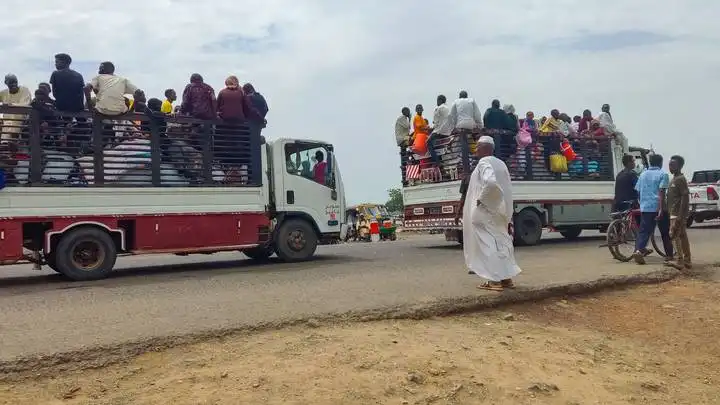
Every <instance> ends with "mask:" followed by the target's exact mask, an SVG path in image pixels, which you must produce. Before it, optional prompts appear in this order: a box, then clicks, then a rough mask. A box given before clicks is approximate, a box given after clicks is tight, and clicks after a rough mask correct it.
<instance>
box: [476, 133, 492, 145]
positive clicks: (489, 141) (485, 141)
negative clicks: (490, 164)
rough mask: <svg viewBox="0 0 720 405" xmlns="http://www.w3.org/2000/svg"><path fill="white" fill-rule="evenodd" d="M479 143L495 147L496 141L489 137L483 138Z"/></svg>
mask: <svg viewBox="0 0 720 405" xmlns="http://www.w3.org/2000/svg"><path fill="white" fill-rule="evenodd" d="M477 142H478V143H484V144H487V145H492V146H495V140H494V139H493V138H492V137H491V136H487V135H484V136H481V137H480V139H478V140H477Z"/></svg>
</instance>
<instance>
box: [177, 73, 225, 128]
mask: <svg viewBox="0 0 720 405" xmlns="http://www.w3.org/2000/svg"><path fill="white" fill-rule="evenodd" d="M180 111H182V113H183V114H187V115H190V116H191V117H193V118H198V119H201V120H213V119H215V118H217V99H216V98H215V89H213V88H212V87H211V86H210V85H209V84H207V83H205V81H204V80H203V77H202V76H201V75H200V74H199V73H193V74H192V75H190V83H188V84H187V85H186V86H185V90H183V97H182V104H181V105H180Z"/></svg>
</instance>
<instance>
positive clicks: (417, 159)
mask: <svg viewBox="0 0 720 405" xmlns="http://www.w3.org/2000/svg"><path fill="white" fill-rule="evenodd" d="M483 135H488V136H491V137H493V139H494V141H495V156H496V157H498V158H499V159H501V160H503V161H504V162H505V163H506V164H507V166H508V169H509V171H510V174H511V176H512V179H513V180H516V181H583V180H584V181H613V180H614V178H615V173H614V165H613V148H614V147H615V142H614V141H613V139H612V138H611V137H607V136H603V137H599V136H583V135H578V136H571V137H569V138H567V139H566V140H567V142H563V141H564V140H565V138H563V136H562V134H560V133H539V132H534V133H532V143H530V144H529V145H527V146H525V147H519V146H518V144H517V141H516V139H515V136H516V133H515V132H514V131H505V130H488V129H478V130H474V131H462V132H457V131H456V132H454V133H453V134H452V135H450V136H438V135H436V137H437V138H436V139H434V142H433V144H434V146H435V148H434V149H435V151H436V153H437V157H438V161H439V164H436V163H435V162H434V161H433V159H432V156H431V154H430V153H429V152H428V153H427V154H425V155H423V156H420V155H417V154H414V153H412V152H409V151H408V152H401V154H400V160H401V171H402V181H403V185H404V186H408V185H416V184H421V183H442V182H448V181H454V180H459V179H462V178H463V176H464V175H465V173H470V171H471V170H472V168H474V167H475V165H476V164H477V158H476V157H475V147H476V141H477V139H478V138H479V137H480V136H483ZM568 146H570V148H571V149H572V153H574V155H575V156H574V158H573V159H568V158H567V157H573V156H572V153H570V151H569V150H567V147H568ZM557 154H559V155H563V156H567V157H565V163H566V166H567V167H566V168H565V169H561V170H557V167H552V165H551V159H557V158H551V156H552V155H557Z"/></svg>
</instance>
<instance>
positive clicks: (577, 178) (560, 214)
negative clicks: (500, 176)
mask: <svg viewBox="0 0 720 405" xmlns="http://www.w3.org/2000/svg"><path fill="white" fill-rule="evenodd" d="M531 147H532V146H529V147H528V148H531ZM599 151H600V154H597V153H596V151H594V150H593V151H592V153H586V152H587V151H583V150H582V147H580V148H578V150H577V152H578V154H582V153H586V154H587V156H588V158H585V159H584V160H583V159H581V160H579V161H582V162H584V163H581V164H582V166H583V169H584V170H583V169H580V168H577V171H578V172H580V173H575V174H573V173H564V174H562V175H557V174H552V173H549V172H548V170H547V156H548V155H547V154H545V153H544V151H540V153H534V154H533V153H531V151H530V150H528V151H527V156H526V157H523V159H524V161H523V164H521V165H516V164H514V163H513V159H516V158H517V156H516V155H511V156H510V157H509V158H508V159H507V161H509V162H510V164H509V167H510V170H511V174H512V175H513V197H514V201H515V221H514V222H515V223H514V226H515V243H516V244H519V245H534V244H537V243H538V242H539V241H540V239H541V237H542V235H543V229H549V230H552V231H557V232H559V233H560V234H561V235H563V236H564V237H565V238H568V239H574V238H577V237H578V236H579V235H580V234H581V232H582V231H583V230H584V229H593V230H599V231H601V232H605V231H606V230H607V227H608V225H609V224H610V213H611V212H612V203H613V198H614V194H615V190H614V184H615V181H614V179H615V175H616V174H617V173H618V172H619V171H620V170H622V156H623V154H625V153H629V154H632V155H634V156H635V157H636V162H637V168H636V170H637V171H638V172H640V171H642V170H643V168H644V167H647V155H648V154H649V153H650V151H649V150H647V149H642V148H629V149H628V150H622V147H621V146H620V145H619V144H616V143H615V141H613V140H607V139H606V140H603V141H600V142H599ZM438 153H439V154H441V156H442V154H443V153H444V154H449V153H452V151H451V150H448V148H445V149H438ZM593 153H594V155H593ZM508 155H510V154H508ZM506 156H507V155H506ZM444 161H445V160H444ZM453 161H454V160H453ZM593 161H595V162H597V166H599V168H598V170H597V171H594V170H592V168H591V169H590V170H588V168H589V167H592V166H595V164H596V163H592V162H593ZM459 165H462V163H459ZM468 166H471V165H468ZM518 167H520V171H521V173H518V172H517V171H518ZM446 168H447V167H445V169H446ZM457 170H458V169H455V168H453V169H452V172H456V171H457ZM533 170H534V171H535V173H531V171H533ZM533 174H534V175H533ZM427 177H428V179H430V178H431V177H430V176H427ZM459 177H462V176H459ZM438 179H440V181H437V180H438ZM422 180H423V179H420V182H419V184H414V185H413V184H410V183H408V184H405V185H404V186H403V189H402V190H403V202H404V205H405V225H404V226H405V229H406V230H416V231H428V232H433V233H438V232H439V231H443V232H444V233H445V237H446V239H447V240H448V241H458V242H460V243H462V226H458V225H456V224H455V216H456V212H457V210H458V206H459V203H460V197H461V194H460V183H461V181H460V180H459V179H457V180H452V179H450V180H448V178H447V176H446V175H445V173H441V175H440V176H438V175H437V174H436V175H434V176H432V181H428V182H423V181H422Z"/></svg>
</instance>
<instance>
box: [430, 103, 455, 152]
mask: <svg viewBox="0 0 720 405" xmlns="http://www.w3.org/2000/svg"><path fill="white" fill-rule="evenodd" d="M446 102H447V98H445V96H444V95H442V94H441V95H439V96H437V107H435V111H434V113H433V129H432V133H430V137H429V138H428V142H427V143H428V149H429V150H430V157H431V158H432V160H433V162H435V164H436V165H438V166H440V158H439V157H438V155H437V152H436V151H435V141H436V140H437V139H438V138H439V137H448V136H450V135H452V128H451V127H450V125H449V121H450V119H449V117H450V108H448V106H447V104H445V103H446Z"/></svg>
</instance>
